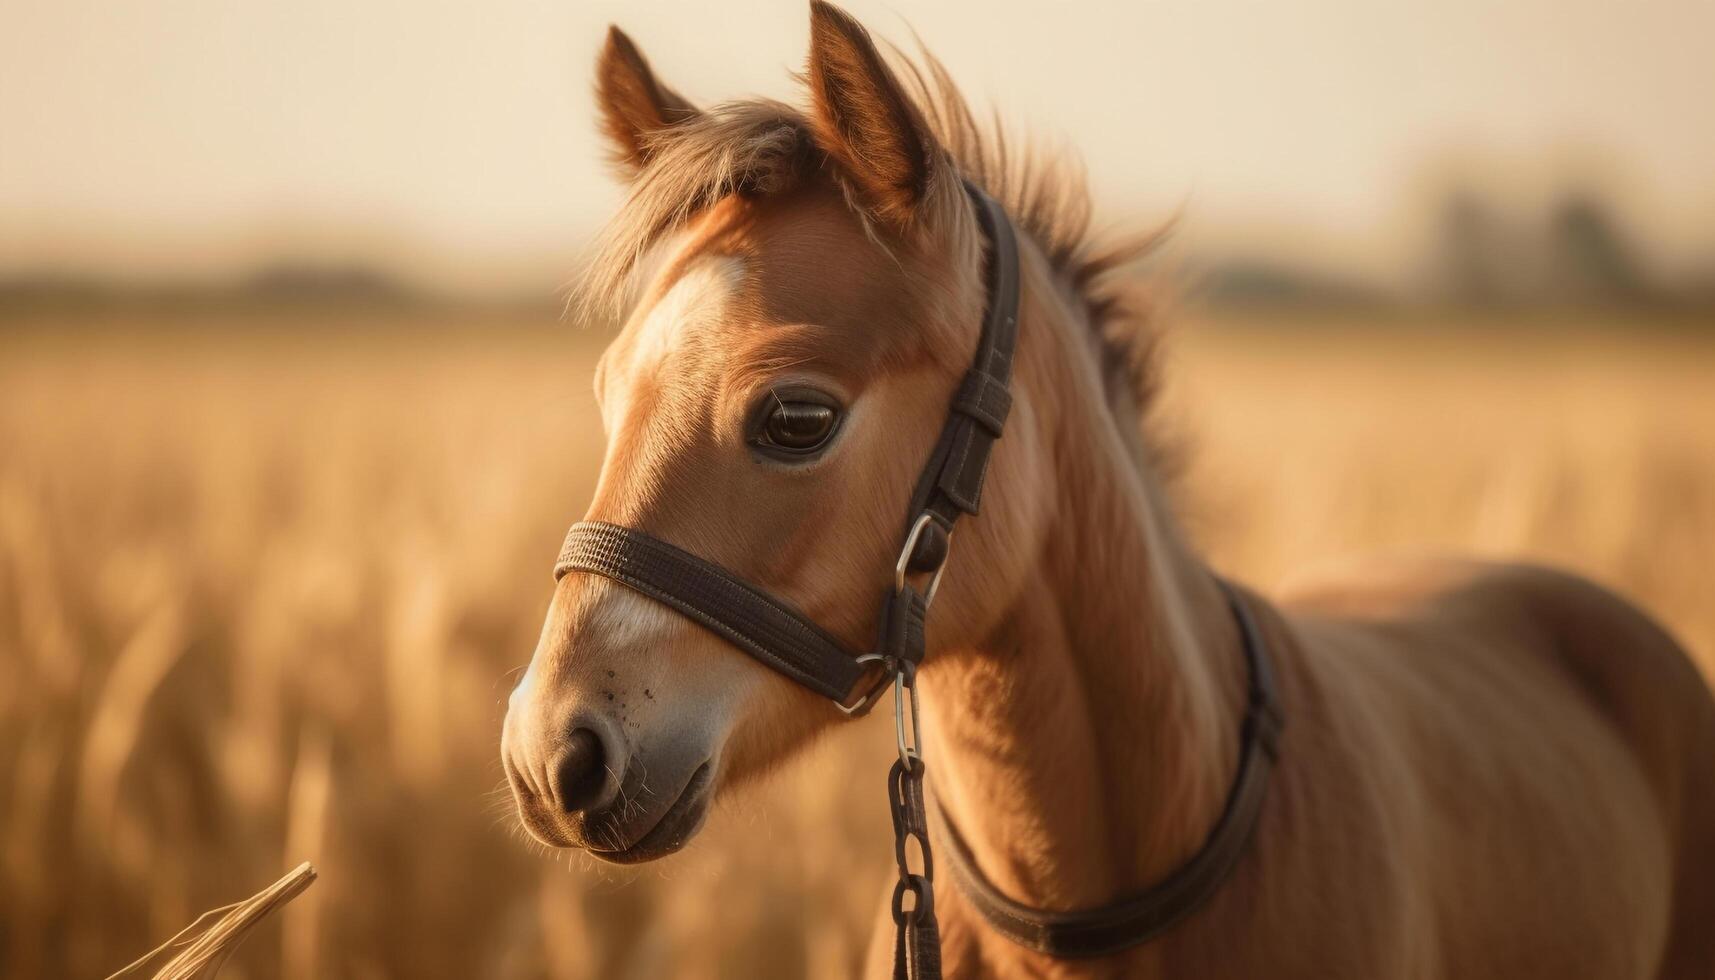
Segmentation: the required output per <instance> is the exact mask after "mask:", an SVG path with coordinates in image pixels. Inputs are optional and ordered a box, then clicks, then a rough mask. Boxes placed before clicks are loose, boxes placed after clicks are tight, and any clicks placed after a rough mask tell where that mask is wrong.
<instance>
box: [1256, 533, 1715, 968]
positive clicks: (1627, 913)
mask: <svg viewBox="0 0 1715 980" xmlns="http://www.w3.org/2000/svg"><path fill="white" fill-rule="evenodd" d="M1284 610H1285V611H1286V612H1287V613H1288V615H1289V616H1290V617H1292V618H1293V619H1294V621H1295V622H1296V624H1297V632H1298V634H1299V635H1300V637H1301V638H1302V640H1303V642H1304V645H1305V648H1306V650H1305V655H1306V658H1307V659H1306V664H1307V667H1308V669H1309V672H1310V673H1311V674H1312V675H1313V679H1314V684H1315V685H1316V687H1317V690H1318V696H1319V697H1325V698H1327V699H1328V700H1329V702H1330V705H1331V706H1333V707H1336V708H1343V709H1344V710H1336V711H1335V712H1333V713H1334V715H1335V716H1336V717H1340V718H1341V719H1342V721H1341V722H1340V723H1338V724H1337V725H1335V726H1334V729H1335V730H1333V731H1332V732H1331V737H1332V738H1333V739H1334V740H1335V741H1336V742H1342V741H1343V742H1345V743H1347V745H1348V747H1349V748H1350V749H1351V751H1350V753H1349V758H1351V759H1352V760H1353V762H1354V764H1356V765H1361V766H1368V767H1373V768H1374V770H1375V771H1372V772H1368V773H1364V774H1360V776H1359V779H1360V780H1361V781H1363V780H1367V781H1368V784H1369V785H1370V786H1372V787H1373V786H1378V785H1385V786H1391V787H1395V788H1394V789H1393V790H1392V791H1391V792H1389V793H1387V794H1386V795H1387V797H1388V798H1387V799H1385V800H1383V801H1381V802H1380V804H1379V805H1380V806H1382V807H1383V808H1384V809H1385V810H1386V811H1387V812H1386V821H1385V822H1386V831H1385V833H1387V834H1388V835H1391V836H1392V838H1393V839H1392V840H1389V841H1384V842H1382V846H1387V847H1391V848H1397V849H1398V850H1397V851H1396V853H1395V858H1396V859H1397V860H1400V861H1401V862H1402V866H1403V867H1407V868H1410V869H1412V871H1409V872H1408V874H1414V875H1415V877H1416V878H1417V879H1419V880H1421V881H1423V882H1425V883H1427V885H1428V887H1429V891H1430V893H1431V897H1430V898H1429V899H1428V901H1427V902H1425V901H1424V900H1423V896H1419V897H1418V898H1417V899H1416V900H1413V901H1412V902H1411V903H1410V904H1411V905H1412V906H1413V907H1414V908H1416V909H1417V910H1418V911H1417V912H1416V913H1415V914H1418V915H1428V916H1431V917H1433V919H1434V920H1435V921H1434V924H1433V926H1432V927H1431V928H1432V930H1433V931H1436V932H1439V933H1441V934H1442V935H1443V936H1444V938H1445V939H1446V941H1445V942H1444V943H1441V944H1439V950H1438V952H1437V954H1436V955H1437V958H1438V962H1437V963H1436V964H1435V966H1434V968H1433V970H1432V972H1433V973H1434V974H1435V975H1442V976H1453V975H1457V976H1465V977H1477V976H1506V975H1543V974H1542V972H1541V970H1542V967H1543V966H1544V965H1545V964H1554V965H1556V967H1557V968H1558V969H1559V970H1560V972H1559V973H1558V975H1564V976H1579V975H1587V976H1629V977H1649V976H1661V977H1711V976H1715V931H1711V930H1709V929H1708V928H1707V927H1706V924H1707V923H1708V922H1711V921H1715V700H1712V699H1711V696H1710V693H1709V689H1708V687H1707V685H1706V684H1705V682H1704V680H1703V678H1702V677H1701V676H1700V675H1699V673H1698V672H1697V670H1696V668H1695V667H1694V666H1693V665H1692V663H1691V661H1690V659H1689V657H1688V656H1687V655H1686V654H1685V652H1684V651H1683V650H1682V649H1681V648H1680V647H1679V645H1678V644H1677V643H1675V642H1674V640H1673V639H1672V638H1671V637H1670V636H1668V635H1667V634H1666V633H1665V632H1664V631H1663V630H1662V629H1661V628H1660V627H1659V626H1657V625H1656V624H1655V623H1654V622H1653V621H1652V620H1651V619H1650V618H1649V617H1648V616H1646V615H1645V614H1644V613H1642V612H1641V611H1639V610H1638V609H1637V608H1636V607H1634V606H1632V605H1631V604H1629V603H1627V602H1626V601H1624V600H1623V599H1621V598H1619V597H1618V596H1616V595H1614V594H1613V593H1611V592H1609V591H1607V590H1605V589H1602V588H1600V587H1598V586H1596V585H1594V584H1592V583H1590V582H1588V581H1586V580H1583V579H1580V578H1577V577H1575V576H1572V575H1568V574H1565V573H1562V572H1557V571H1553V570H1550V569H1544V568H1538V567H1533V566H1524V565H1499V564H1483V563H1475V562H1462V561H1447V560H1416V561H1409V562H1401V561H1391V562H1369V563H1366V564H1364V565H1363V566H1359V567H1353V568H1349V569H1347V570H1345V571H1344V572H1343V573H1340V574H1335V575H1323V576H1320V577H1319V578H1318V579H1316V580H1310V581H1305V582H1301V583H1300V584H1298V585H1296V586H1295V587H1294V588H1292V589H1291V590H1289V597H1288V599H1287V601H1286V603H1285V604H1284ZM1377 780H1379V781H1380V782H1377ZM1402 781H1403V782H1402ZM1545 943H1548V944H1553V947H1554V948H1545V946H1544V944H1545ZM1658 964H1659V969H1658Z"/></svg>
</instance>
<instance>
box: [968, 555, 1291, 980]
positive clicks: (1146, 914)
mask: <svg viewBox="0 0 1715 980" xmlns="http://www.w3.org/2000/svg"><path fill="white" fill-rule="evenodd" d="M1217 581H1220V584H1221V587H1222V589H1223V590H1224V591H1225V592H1226V595H1227V603H1228V605H1229V606H1230V607H1231V609H1232V614H1233V617H1234V619H1236V620H1237V622H1238V625H1239V634H1240V641H1241V643H1242V644H1243V647H1244V656H1245V663H1246V665H1247V666H1248V667H1249V670H1250V681H1249V691H1248V696H1247V698H1246V707H1245V714H1244V721H1243V723H1242V727H1241V729H1240V749H1239V764H1238V772H1237V775H1236V776H1234V778H1233V788H1232V790H1231V791H1230V792H1229V793H1228V795H1227V802H1226V804H1225V806H1224V807H1223V809H1222V811H1221V816H1220V819H1219V820H1217V821H1216V823H1215V826H1214V829H1213V830H1212V831H1210V833H1209V836H1208V838H1207V839H1206V840H1205V841H1204V842H1203V846H1202V847H1201V848H1200V849H1198V851H1197V853H1196V854H1194V855H1192V857H1191V859H1190V860H1188V861H1186V862H1185V863H1184V864H1182V865H1180V866H1179V868H1178V870H1176V871H1174V872H1173V873H1172V874H1170V875H1168V876H1167V878H1166V879H1165V880H1163V881H1161V882H1160V883H1158V884H1156V885H1155V886H1153V887H1151V888H1149V889H1147V890H1145V891H1141V892H1138V893H1136V894H1133V895H1128V896H1126V897H1124V898H1121V899H1120V900H1118V901H1116V902H1113V903H1111V904H1108V905H1104V906H1102V907H1100V908H1092V909H1079V910H1077V911H1049V910H1046V909H1038V908H1032V907H1030V906H1028V905H1024V904H1023V903H1020V902H1017V901H1014V900H1013V899H1011V898H1009V897H1007V896H1006V895H1004V894H1002V893H1001V891H1000V889H998V888H996V887H995V886H994V884H993V883H992V882H990V881H989V880H988V879H987V878H985V877H984V876H983V873H982V871H981V869H979V868H978V867H977V862H976V858H975V857H974V856H973V855H972V854H971V849H970V846H969V845H968V844H966V843H965V839H964V838H963V837H962V836H960V834H959V831H958V828H956V827H954V826H953V823H952V821H951V820H949V819H947V816H946V814H945V813H941V812H940V811H936V812H937V814H938V815H939V819H938V820H937V823H939V824H940V828H939V829H940V830H941V832H942V833H941V836H942V837H943V839H944V840H945V841H946V843H947V844H948V845H950V846H949V847H947V849H946V853H947V855H948V857H949V858H950V860H949V861H948V864H949V866H950V867H951V868H952V869H953V880H954V881H955V882H957V884H958V886H959V890H960V891H961V892H963V893H964V896H965V898H966V900H967V901H969V902H970V903H971V906H972V907H973V908H975V909H976V910H977V913H978V914H979V915H981V916H982V917H983V920H984V921H985V922H987V923H988V924H989V926H990V927H992V928H993V929H994V930H995V931H996V932H998V933H1000V934H1001V935H1003V936H1005V937H1006V938H1008V939H1010V940H1012V941H1013V942H1014V943H1017V944H1018V945H1020V946H1023V947H1025V948H1026V949H1031V950H1035V951H1036V952H1038V953H1046V954H1047V955H1049V956H1056V957H1062V958H1084V957H1095V956H1108V955H1111V954H1114V953H1118V952H1121V951H1124V950H1127V949H1130V948H1132V947H1134V946H1139V945H1142V944H1143V943H1146V942H1148V941H1150V940H1151V939H1154V938H1156V937H1157V936H1160V935H1161V934H1162V933H1164V932H1166V931H1167V930H1168V929H1170V928H1172V927H1173V926H1174V925H1175V924H1177V923H1178V922H1179V921H1180V920H1182V919H1184V918H1185V917H1186V916H1188V915H1190V914H1191V913H1192V912H1195V911H1196V910H1197V909H1199V908H1201V907H1202V906H1203V905H1204V904H1206V903H1207V902H1208V901H1209V900H1210V899H1211V898H1213V897H1214V895H1215V893H1216V892H1217V891H1219V890H1220V888H1221V886H1222V885H1223V884H1225V883H1226V881H1227V879H1228V878H1229V877H1230V876H1231V875H1232V873H1233V869H1234V868H1236V867H1237V866H1238V863H1239V859H1240V858H1241V857H1242V856H1243V855H1244V853H1245V850H1246V848H1247V847H1248V846H1249V845H1250V841H1251V838H1252V836H1254V834H1255V832H1256V825H1257V819H1258V817H1259V816H1260V815H1261V812H1262V804H1263V799H1264V797H1266V795H1267V792H1268V777H1269V773H1270V772H1271V771H1272V770H1273V768H1274V764H1275V761H1276V760H1277V759H1278V758H1279V753H1280V744H1279V738H1280V731H1281V724H1282V722H1281V713H1280V708H1279V702H1278V700H1277V696H1276V693H1275V685H1274V674H1273V670H1272V669H1271V668H1270V666H1269V656H1268V648H1267V645H1266V643H1265V642H1264V640H1263V637H1262V634H1261V632H1260V631H1258V629H1257V627H1256V622H1255V620H1254V619H1253V618H1252V616H1251V613H1250V609H1249V607H1248V606H1246V604H1245V600H1244V598H1243V597H1242V596H1241V595H1240V594H1239V591H1238V590H1237V589H1236V588H1234V587H1233V586H1232V585H1230V584H1228V583H1227V582H1226V581H1224V580H1217Z"/></svg>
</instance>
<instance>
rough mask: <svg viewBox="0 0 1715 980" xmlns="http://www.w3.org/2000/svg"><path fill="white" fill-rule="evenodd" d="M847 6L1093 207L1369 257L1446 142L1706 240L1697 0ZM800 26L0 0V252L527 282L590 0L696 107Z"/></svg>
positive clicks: (1714, 240)
mask: <svg viewBox="0 0 1715 980" xmlns="http://www.w3.org/2000/svg"><path fill="white" fill-rule="evenodd" d="M849 9H851V10H852V11H853V12H854V13H855V14H856V15H858V16H859V18H860V19H862V20H863V21H864V22H865V23H866V24H867V25H868V26H869V27H870V28H871V30H872V31H874V32H875V33H877V34H878V35H880V36H883V37H887V38H891V39H893V40H895V41H898V42H901V43H903V44H905V45H907V46H908V45H909V43H910V41H911V30H912V29H913V28H914V29H915V30H916V31H917V33H918V34H920V35H921V37H922V38H923V40H924V41H925V42H926V43H927V44H928V46H929V47H930V48H931V49H932V50H933V51H935V52H936V53H937V54H938V55H939V56H940V57H941V58H942V60H943V61H945V62H946V63H947V65H948V66H949V67H950V68H951V69H952V71H953V73H954V75H955V77H957V78H958V79H960V80H961V82H962V84H963V85H964V87H965V89H966V92H967V94H969V95H970V96H972V97H973V99H974V100H975V101H977V102H979V103H987V104H992V105H996V106H998V107H999V108H1000V109H1001V110H1002V112H1003V114H1004V116H1005V117H1006V118H1007V119H1009V120H1011V121H1014V122H1017V123H1019V124H1021V128H1022V129H1023V130H1025V131H1029V132H1032V133H1036V134H1040V135H1042V136H1044V137H1048V138H1051V139H1054V140H1058V141H1060V142H1062V143H1064V144H1066V145H1069V146H1072V147H1075V148H1076V149H1077V151H1078V153H1079V154H1080V155H1081V156H1082V157H1083V158H1084V160H1085V161H1086V163H1087V164H1088V167H1089V170H1090V172H1091V175H1092V178H1093V183H1094V186H1095V189H1096V191H1097V199H1098V202H1099V203H1100V204H1101V209H1100V210H1101V213H1102V214H1103V216H1104V217H1110V218H1112V219H1114V220H1116V221H1118V220H1119V219H1123V218H1128V217H1138V218H1145V219H1147V218H1151V217H1161V216H1164V215H1166V214H1167V213H1168V212H1170V211H1172V210H1174V209H1177V208H1179V207H1181V206H1183V207H1184V208H1185V210H1186V213H1187V216H1188V225H1189V228H1190V229H1191V231H1190V234H1191V236H1192V238H1193V239H1195V238H1196V237H1197V236H1198V235H1203V236H1205V237H1210V238H1215V239H1221V238H1222V237H1223V236H1225V237H1226V238H1227V239H1230V240H1232V241H1239V242H1243V241H1246V240H1255V241H1258V242H1267V241H1270V240H1275V241H1278V240H1280V239H1282V238H1284V237H1286V236H1291V235H1303V234H1308V235H1310V236H1311V238H1310V239H1309V240H1310V241H1313V242H1314V247H1316V248H1320V249H1324V250H1326V251H1327V252H1328V253H1329V254H1330V255H1335V256H1339V257H1343V258H1342V261H1344V260H1347V259H1349V260H1350V261H1351V262H1353V263H1356V264H1359V265H1362V264H1364V263H1366V262H1367V263H1370V264H1371V265H1372V266H1374V265H1385V264H1386V263H1388V262H1393V261H1397V260H1399V259H1400V258H1402V257H1403V256H1404V255H1405V254H1406V252H1407V251H1408V250H1409V246H1410V239H1411V235H1412V234H1413V233H1414V232H1413V229H1414V228H1416V227H1417V225H1414V224H1413V222H1414V221H1415V220H1416V219H1417V216H1415V215H1414V213H1413V208H1414V207H1416V206H1417V205H1416V204H1415V203H1414V198H1413V192H1414V191H1417V190H1420V189H1421V188H1422V187H1424V186H1425V185H1426V183H1427V182H1429V181H1431V180H1432V179H1433V176H1434V174H1435V173H1437V172H1438V171H1440V170H1444V169H1445V168H1447V167H1451V166H1458V165H1460V164H1461V162H1462V161H1463V163H1464V165H1465V166H1467V167H1470V168H1474V169H1476V170H1478V171H1480V172H1481V174H1482V178H1481V179H1482V180H1483V182H1484V183H1487V184H1490V185H1491V186H1493V187H1495V188H1497V189H1498V190H1499V191H1500V192H1502V193H1503V194H1505V195H1506V196H1508V197H1509V198H1510V199H1512V200H1514V201H1515V202H1516V203H1517V204H1518V206H1519V207H1520V208H1524V209H1528V208H1533V207H1538V206H1540V205H1541V204H1543V203H1544V202H1545V201H1546V200H1548V198H1549V196H1550V195H1552V194H1553V193H1554V192H1555V191H1556V189H1557V187H1558V184H1552V183H1551V178H1553V177H1555V176H1556V175H1560V174H1563V173H1565V172H1567V171H1568V170H1570V171H1571V172H1572V174H1573V176H1574V177H1576V178H1577V179H1581V180H1584V181H1587V182H1590V183H1592V184H1594V185H1595V186H1597V187H1598V188H1601V189H1607V190H1612V191H1614V192H1615V193H1616V194H1617V195H1618V196H1619V198H1620V200H1621V203H1622V204H1623V206H1624V214H1625V217H1626V220H1627V225H1628V227H1629V228H1630V229H1632V230H1633V231H1635V232H1636V234H1637V235H1638V237H1640V238H1642V239H1644V240H1645V242H1646V244H1647V245H1649V246H1650V247H1651V248H1652V249H1653V250H1655V251H1656V252H1659V253H1660V254H1661V256H1663V257H1665V258H1666V259H1668V260H1669V261H1680V262H1688V261H1692V260H1699V261H1706V260H1708V259H1709V257H1710V256H1711V251H1712V250H1715V96H1712V93H1715V2H1711V0H1655V2H1649V0H1630V2H1626V0H1607V2H1592V0H1492V2H1480V0H1435V2H1429V0H1424V2H1421V3H1415V4H1409V5H1408V4H1404V3H1396V2H1387V0H1363V2H1359V0H1352V2H1342V3H1333V2H1304V3H1300V2H1284V0H1275V2H1269V0H1256V2H1245V3H1239V2H1232V0H1173V2H1165V0H1163V2H1138V0H1131V2H1113V3H1090V4H1080V5H1076V6H1074V5H1070V4H1067V5H1061V4H1054V3H1049V2H1045V0H1034V2H1008V3H1001V2H986V3H981V2H975V0H941V2H933V3H931V2H919V0H894V2H893V3H880V2H868V0H853V2H851V3H850V4H849ZM807 19H808V14H807V6H806V5H805V4H803V3H800V2H797V0H749V2H731V0H729V2H723V3H664V2H663V3H620V2H613V0H576V2H572V0H553V2H549V0H483V2H480V3H479V2H474V0H472V2H458V3H442V2H424V0H410V2H407V0H278V2H238V0H101V2H97V0H0V273H3V272H9V271H10V272H16V271H20V270H40V269H55V268H62V269H63V268H94V269H97V270H100V271H109V272H120V273H127V274H135V275H172V276H194V275H200V274H208V273H210V272H214V273H220V272H234V271H242V270H243V269H245V268H247V267H249V266H250V265H252V264H254V263H255V262H257V261H259V260H261V259H262V258H265V257H269V256H272V255H276V254H280V253H284V254H287V255H292V256H298V257H312V258H320V259H329V260H332V259H342V258H356V259H367V258H374V257H382V258H385V259H387V260H388V261H392V262H395V263H399V264H402V265H404V266H405V267H407V268H408V269H410V270H411V271H414V272H416V273H418V274H420V275H425V276H432V277H434V278H436V279H437V280H438V281H443V282H448V283H453V284H458V285H466V286H476V287H484V286H491V287H506V288H516V287H520V286H522V287H526V288H529V287H533V286H536V285H538V284H546V285H549V286H551V285H552V284H554V283H556V282H558V281H560V280H562V279H564V278H565V277H566V276H567V275H569V274H570V272H571V271H572V267H573V263H574V261H575V259H576V256H577V255H578V251H579V248H580V246H581V244H582V243H583V242H584V241H585V239H586V237H587V235H588V233H589V231H590V230H591V229H592V228H593V227H594V226H595V225H596V224H597V223H599V222H600V221H601V220H602V219H603V218H604V217H605V216H606V215H607V214H608V213H610V212H611V210H612V209H613V207H614V206H615V204H616V203H617V201H618V199H619V189H618V187H617V185H616V184H615V183H614V182H613V181H612V179H610V177H609V176H608V174H607V172H606V170H605V167H604V165H603V162H602V159H601V156H602V154H601V148H600V146H599V145H598V144H597V143H596V141H595V138H594V135H593V134H594V123H593V108H592V105H591V100H590V95H589V89H590V85H589V79H590V74H591V69H592V66H593V59H594V55H595V52H596V51H597V50H598V48H599V46H600V43H601V40H602V34H603V30H604V29H605V27H606V25H607V24H608V23H609V22H610V21H611V22H618V23H619V24H620V25H621V26H623V27H624V28H626V30H627V31H628V32H630V33H631V35H632V36H633V37H634V38H635V39H636V40H637V42H638V43H639V45H640V46H641V47H642V48H643V50H644V52H645V53H646V54H647V55H648V56H649V57H650V59H651V61H652V62H653V63H654V65H655V67H656V69H657V71H658V72H659V73H660V74H661V75H662V77H663V78H664V79H665V80H666V81H668V83H669V84H672V85H674V86H675V87H677V88H679V89H680V90H681V91H683V92H684V93H685V94H687V95H689V96H690V97H691V98H692V99H694V100H696V101H700V102H709V101H718V100H721V99H725V98H732V97H737V96H743V95H747V94H766V95H773V96H777V97H786V98H792V99H796V98H797V93H796V91H795V89H794V87H793V83H792V82H791V81H790V80H789V78H788V77H787V72H788V71H789V70H792V69H795V68H797V67H798V66H800V65H801V64H802V62H803V59H804V54H805V43H806V35H807ZM1247 236H1248V239H1247ZM1271 236H1272V239H1271Z"/></svg>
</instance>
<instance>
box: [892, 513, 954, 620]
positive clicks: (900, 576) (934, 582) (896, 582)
mask: <svg viewBox="0 0 1715 980" xmlns="http://www.w3.org/2000/svg"><path fill="white" fill-rule="evenodd" d="M934 519H935V515H934V514H931V513H929V512H928V511H924V512H923V513H922V514H920V515H918V517H917V522H916V523H915V524H912V525H911V533H910V534H907V535H906V536H905V547H904V548H902V549H901V550H900V552H899V563H898V564H896V565H894V566H893V591H895V592H903V591H905V566H906V565H908V564H910V563H911V553H912V552H913V551H916V550H917V539H918V538H921V537H922V536H923V529H924V528H926V527H928V526H929V522H930V521H932V520H934ZM952 549H953V532H952V531H948V532H947V555H946V556H945V557H943V558H942V559H941V565H940V567H939V568H936V569H935V574H934V575H932V576H931V577H930V578H929V591H927V592H925V593H923V608H925V609H927V608H929V606H930V605H932V604H933V603H934V602H935V590H937V589H939V588H940V587H941V576H942V574H943V573H945V572H946V571H947V559H948V558H951V557H952Z"/></svg>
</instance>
